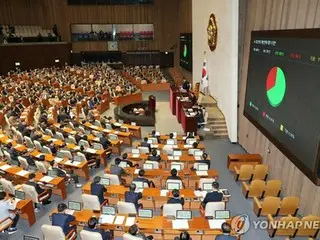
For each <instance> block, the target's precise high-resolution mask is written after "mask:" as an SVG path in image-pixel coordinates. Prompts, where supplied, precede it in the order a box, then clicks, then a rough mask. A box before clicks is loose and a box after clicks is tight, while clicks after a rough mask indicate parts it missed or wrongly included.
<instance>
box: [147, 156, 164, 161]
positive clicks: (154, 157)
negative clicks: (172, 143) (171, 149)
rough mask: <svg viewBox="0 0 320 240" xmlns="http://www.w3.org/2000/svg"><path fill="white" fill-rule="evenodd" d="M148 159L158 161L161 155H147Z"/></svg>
mask: <svg viewBox="0 0 320 240" xmlns="http://www.w3.org/2000/svg"><path fill="white" fill-rule="evenodd" d="M148 160H150V161H155V162H160V160H161V157H160V156H149V157H148Z"/></svg>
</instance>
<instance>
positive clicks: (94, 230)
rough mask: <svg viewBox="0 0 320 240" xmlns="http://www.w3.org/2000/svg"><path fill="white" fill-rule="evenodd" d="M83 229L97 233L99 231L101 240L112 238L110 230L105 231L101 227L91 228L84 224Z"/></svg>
mask: <svg viewBox="0 0 320 240" xmlns="http://www.w3.org/2000/svg"><path fill="white" fill-rule="evenodd" d="M83 230H86V231H89V232H97V233H100V234H101V237H102V239H103V240H111V239H112V236H111V234H110V232H106V231H105V230H103V229H101V228H94V229H91V228H89V227H87V226H85V227H84V228H83Z"/></svg>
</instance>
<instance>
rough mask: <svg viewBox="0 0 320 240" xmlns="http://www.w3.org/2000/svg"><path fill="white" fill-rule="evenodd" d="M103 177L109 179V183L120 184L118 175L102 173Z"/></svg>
mask: <svg viewBox="0 0 320 240" xmlns="http://www.w3.org/2000/svg"><path fill="white" fill-rule="evenodd" d="M103 177H104V178H109V179H110V185H120V180H119V177H118V175H115V174H108V173H106V174H104V175H103Z"/></svg>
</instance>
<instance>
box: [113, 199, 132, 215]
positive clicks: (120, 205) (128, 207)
mask: <svg viewBox="0 0 320 240" xmlns="http://www.w3.org/2000/svg"><path fill="white" fill-rule="evenodd" d="M117 209H118V213H119V214H137V209H136V206H135V205H134V204H133V203H128V202H122V201H118V202H117Z"/></svg>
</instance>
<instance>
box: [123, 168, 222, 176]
mask: <svg viewBox="0 0 320 240" xmlns="http://www.w3.org/2000/svg"><path fill="white" fill-rule="evenodd" d="M135 170H136V168H130V167H129V168H126V172H127V173H129V174H130V175H132V176H138V174H137V173H135ZM144 175H145V176H149V177H161V178H163V177H166V178H167V177H169V176H171V173H170V171H169V170H163V169H147V170H145V174H144ZM178 176H179V177H198V178H200V177H210V178H218V171H217V170H215V169H209V170H208V176H198V175H197V173H196V171H191V170H190V169H184V170H181V171H178Z"/></svg>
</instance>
